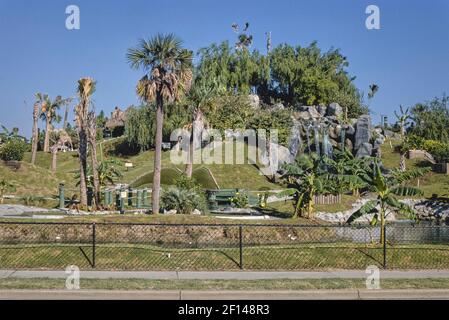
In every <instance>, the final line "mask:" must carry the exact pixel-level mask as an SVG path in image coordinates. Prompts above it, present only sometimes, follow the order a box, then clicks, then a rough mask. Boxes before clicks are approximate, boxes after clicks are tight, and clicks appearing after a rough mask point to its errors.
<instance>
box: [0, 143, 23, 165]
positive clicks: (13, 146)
mask: <svg viewBox="0 0 449 320" xmlns="http://www.w3.org/2000/svg"><path fill="white" fill-rule="evenodd" d="M27 149H28V145H27V144H26V143H25V142H24V141H22V140H20V139H11V140H9V141H8V142H6V143H5V144H4V145H2V146H1V147H0V159H2V160H4V161H11V160H15V161H22V159H23V156H24V154H25V151H27Z"/></svg>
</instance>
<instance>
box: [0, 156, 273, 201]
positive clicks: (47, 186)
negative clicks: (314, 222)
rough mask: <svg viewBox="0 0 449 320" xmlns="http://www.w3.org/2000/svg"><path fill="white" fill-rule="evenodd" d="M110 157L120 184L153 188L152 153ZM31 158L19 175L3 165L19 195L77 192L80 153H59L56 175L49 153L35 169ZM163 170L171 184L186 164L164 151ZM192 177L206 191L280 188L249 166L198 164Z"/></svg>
mask: <svg viewBox="0 0 449 320" xmlns="http://www.w3.org/2000/svg"><path fill="white" fill-rule="evenodd" d="M99 157H101V153H99ZM105 157H106V156H105ZM107 158H108V159H115V160H119V161H121V162H122V164H123V167H122V173H123V177H122V178H121V179H120V181H118V182H122V183H131V184H132V185H134V186H136V187H149V186H151V182H152V176H153V161H154V152H153V151H145V152H141V153H139V154H138V155H134V156H128V157H120V156H108V157H107ZM30 159H31V154H30V153H26V154H25V157H24V160H23V161H22V167H21V169H19V170H18V171H17V172H15V171H12V170H11V169H9V168H7V167H6V166H5V165H4V164H3V163H0V176H2V177H5V178H6V179H7V180H9V181H11V182H12V183H13V184H14V185H15V186H16V189H17V191H16V194H17V195H21V196H25V195H34V196H54V195H55V194H56V193H57V189H58V184H59V183H60V182H63V183H64V184H65V185H66V189H67V194H68V196H70V194H71V193H75V192H76V190H77V187H76V179H75V175H76V173H77V172H78V170H79V164H78V154H77V152H60V153H58V162H57V172H56V173H55V174H53V173H52V172H51V171H50V166H51V154H50V153H44V152H38V154H37V157H36V165H35V166H31V165H30V164H29V163H30ZM125 161H129V162H132V163H133V168H130V169H128V170H127V169H125V167H124V162H125ZM162 168H163V171H162V183H163V184H164V185H170V184H172V183H173V180H174V179H176V177H177V176H178V175H180V174H181V173H182V172H183V171H184V166H183V165H177V166H175V165H174V164H172V163H171V161H170V152H163V154H162ZM193 175H194V177H195V178H196V179H197V180H198V181H199V182H200V183H202V185H203V186H204V187H205V188H216V183H217V184H218V186H219V187H220V188H236V187H238V188H245V189H249V190H269V189H278V188H279V186H277V185H275V184H273V183H271V182H269V181H268V179H267V178H266V177H265V176H263V175H261V174H259V171H258V170H257V168H256V167H254V166H253V165H250V164H239V165H215V164H213V165H195V166H194V173H193ZM215 181H216V183H215Z"/></svg>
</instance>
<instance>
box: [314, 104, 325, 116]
mask: <svg viewBox="0 0 449 320" xmlns="http://www.w3.org/2000/svg"><path fill="white" fill-rule="evenodd" d="M316 110H317V111H318V112H319V114H320V115H321V116H322V117H324V116H325V115H326V111H327V107H326V106H325V105H319V106H318V107H316Z"/></svg>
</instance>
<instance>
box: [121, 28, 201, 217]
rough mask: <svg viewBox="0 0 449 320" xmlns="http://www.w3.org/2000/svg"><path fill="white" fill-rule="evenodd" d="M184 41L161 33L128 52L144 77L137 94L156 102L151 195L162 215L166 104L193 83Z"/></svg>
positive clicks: (132, 65)
mask: <svg viewBox="0 0 449 320" xmlns="http://www.w3.org/2000/svg"><path fill="white" fill-rule="evenodd" d="M181 45H182V42H181V40H179V39H178V38H176V37H175V36H174V35H173V34H168V35H161V34H158V35H156V36H155V37H153V38H152V39H149V40H143V39H142V40H141V41H140V43H139V45H138V46H137V47H136V48H131V49H129V50H128V54H127V58H128V61H129V63H130V65H131V67H132V68H134V69H138V68H142V69H143V70H144V71H145V75H144V76H143V77H142V78H141V79H140V80H139V82H138V83H137V94H138V96H139V97H140V98H141V99H142V101H144V102H145V103H147V104H149V103H151V102H152V101H156V137H155V154H154V177H153V192H152V207H153V213H155V214H157V213H159V194H160V184H161V154H162V133H163V132H162V129H163V121H164V102H173V101H177V100H179V99H180V98H181V96H182V95H183V94H184V93H185V92H186V91H188V88H189V86H190V82H191V80H192V70H191V66H192V53H191V52H190V51H188V50H186V49H183V48H182V46H181Z"/></svg>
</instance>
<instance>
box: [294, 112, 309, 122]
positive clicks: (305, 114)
mask: <svg viewBox="0 0 449 320" xmlns="http://www.w3.org/2000/svg"><path fill="white" fill-rule="evenodd" d="M296 117H297V118H298V120H310V119H311V118H312V117H311V116H310V113H309V112H308V111H300V112H297V113H296Z"/></svg>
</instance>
